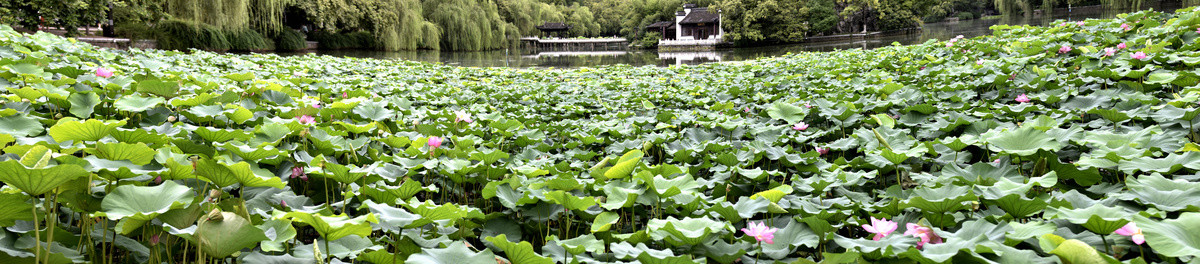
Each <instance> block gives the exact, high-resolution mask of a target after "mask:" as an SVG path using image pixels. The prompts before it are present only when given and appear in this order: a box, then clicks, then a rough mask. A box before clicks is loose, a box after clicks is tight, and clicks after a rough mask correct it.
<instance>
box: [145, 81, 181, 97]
mask: <svg viewBox="0 0 1200 264" xmlns="http://www.w3.org/2000/svg"><path fill="white" fill-rule="evenodd" d="M137 90H138V91H139V92H143V93H150V94H153V95H158V96H162V97H166V98H172V97H175V96H176V95H178V94H179V83H178V82H167V81H161V80H144V81H140V82H138V84H137Z"/></svg>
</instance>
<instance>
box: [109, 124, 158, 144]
mask: <svg viewBox="0 0 1200 264" xmlns="http://www.w3.org/2000/svg"><path fill="white" fill-rule="evenodd" d="M109 135H110V136H112V137H113V138H114V139H116V140H117V141H119V142H124V143H130V144H135V143H144V144H145V145H147V146H160V145H163V144H167V142H169V141H168V139H167V138H168V136H167V135H163V134H160V133H157V132H154V131H148V130H142V129H130V130H124V129H121V128H117V129H116V130H113V131H112V132H110V133H109Z"/></svg>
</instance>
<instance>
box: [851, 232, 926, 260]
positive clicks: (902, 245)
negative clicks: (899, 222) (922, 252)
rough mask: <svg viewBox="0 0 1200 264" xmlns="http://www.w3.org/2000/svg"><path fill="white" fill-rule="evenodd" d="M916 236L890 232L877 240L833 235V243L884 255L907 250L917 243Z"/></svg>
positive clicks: (859, 250)
mask: <svg viewBox="0 0 1200 264" xmlns="http://www.w3.org/2000/svg"><path fill="white" fill-rule="evenodd" d="M917 241H919V240H917V239H916V238H914V237H912V236H897V235H896V234H892V235H889V236H886V237H883V239H880V240H879V241H875V240H871V239H870V238H847V237H843V236H841V235H834V236H833V243H837V244H838V245H839V246H842V247H845V248H847V249H854V250H855V251H858V252H863V253H873V252H880V253H883V254H885V255H891V254H894V252H897V251H907V250H908V248H910V247H915V246H916V245H917Z"/></svg>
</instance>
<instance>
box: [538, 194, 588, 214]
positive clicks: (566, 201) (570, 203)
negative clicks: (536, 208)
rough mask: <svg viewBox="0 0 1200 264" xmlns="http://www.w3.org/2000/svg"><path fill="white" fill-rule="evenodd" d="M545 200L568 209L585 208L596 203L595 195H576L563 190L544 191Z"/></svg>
mask: <svg viewBox="0 0 1200 264" xmlns="http://www.w3.org/2000/svg"><path fill="white" fill-rule="evenodd" d="M545 196H546V201H548V202H550V203H553V204H559V205H562V206H563V207H565V208H566V209H568V210H585V209H587V208H588V207H592V206H593V205H596V197H591V196H578V195H575V194H572V193H569V192H564V191H553V192H546V193H545Z"/></svg>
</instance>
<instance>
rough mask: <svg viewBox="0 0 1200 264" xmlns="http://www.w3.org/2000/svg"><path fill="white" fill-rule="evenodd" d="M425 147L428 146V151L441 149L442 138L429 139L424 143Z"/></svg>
mask: <svg viewBox="0 0 1200 264" xmlns="http://www.w3.org/2000/svg"><path fill="white" fill-rule="evenodd" d="M426 145H429V149H430V150H434V149H437V148H440V147H442V137H429V141H428V142H426Z"/></svg>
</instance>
